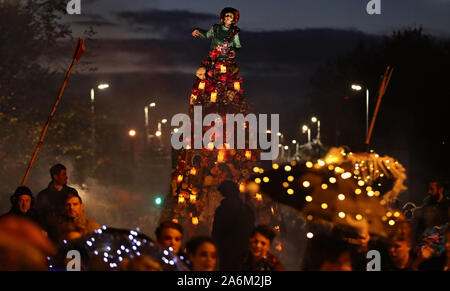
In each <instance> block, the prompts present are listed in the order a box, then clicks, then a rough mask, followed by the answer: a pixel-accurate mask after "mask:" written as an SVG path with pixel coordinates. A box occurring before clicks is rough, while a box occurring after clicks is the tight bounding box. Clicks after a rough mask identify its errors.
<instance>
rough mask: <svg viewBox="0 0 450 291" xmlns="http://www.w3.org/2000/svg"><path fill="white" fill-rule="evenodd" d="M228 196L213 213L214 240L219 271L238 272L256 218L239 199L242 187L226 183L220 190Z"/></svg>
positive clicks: (227, 181)
mask: <svg viewBox="0 0 450 291" xmlns="http://www.w3.org/2000/svg"><path fill="white" fill-rule="evenodd" d="M218 190H219V192H220V193H221V194H222V195H223V196H224V197H225V198H224V199H223V200H222V202H221V203H220V205H219V207H217V209H216V212H215V214H214V222H213V229H212V238H213V240H214V241H215V242H217V248H218V254H219V270H221V271H238V270H239V269H240V266H241V263H242V258H243V257H244V256H245V254H246V253H247V250H248V240H249V238H250V235H251V232H252V230H253V227H254V223H255V218H254V215H253V212H252V210H251V208H250V207H249V206H248V205H246V204H244V202H243V201H242V200H241V198H240V197H239V187H238V185H237V184H236V183H234V182H233V181H230V180H225V181H223V182H222V184H220V186H219V188H218Z"/></svg>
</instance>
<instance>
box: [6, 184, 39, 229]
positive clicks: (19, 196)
mask: <svg viewBox="0 0 450 291" xmlns="http://www.w3.org/2000/svg"><path fill="white" fill-rule="evenodd" d="M6 215H16V216H24V217H26V218H29V219H31V220H33V221H37V217H36V213H35V211H34V197H33V193H32V192H31V190H30V188H28V187H25V186H20V187H17V189H16V191H15V192H14V194H13V195H12V196H11V209H10V210H9V212H8V213H6V214H5V215H3V216H6Z"/></svg>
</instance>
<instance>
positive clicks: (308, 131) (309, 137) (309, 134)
mask: <svg viewBox="0 0 450 291" xmlns="http://www.w3.org/2000/svg"><path fill="white" fill-rule="evenodd" d="M302 133H303V134H305V133H308V144H309V145H310V144H311V129H310V128H309V127H308V126H307V125H303V126H302Z"/></svg>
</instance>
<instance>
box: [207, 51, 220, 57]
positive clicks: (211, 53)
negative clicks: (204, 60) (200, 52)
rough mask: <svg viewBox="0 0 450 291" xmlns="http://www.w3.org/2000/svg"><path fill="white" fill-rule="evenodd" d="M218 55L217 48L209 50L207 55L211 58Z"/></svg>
mask: <svg viewBox="0 0 450 291" xmlns="http://www.w3.org/2000/svg"><path fill="white" fill-rule="evenodd" d="M219 56H220V52H219V51H217V50H212V51H210V52H209V57H210V58H212V59H215V58H218V57H219Z"/></svg>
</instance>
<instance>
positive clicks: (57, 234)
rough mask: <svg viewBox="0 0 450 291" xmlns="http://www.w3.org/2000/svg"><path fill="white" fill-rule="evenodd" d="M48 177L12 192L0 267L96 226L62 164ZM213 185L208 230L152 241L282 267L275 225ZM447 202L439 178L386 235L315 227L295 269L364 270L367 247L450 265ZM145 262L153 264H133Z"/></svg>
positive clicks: (200, 257)
mask: <svg viewBox="0 0 450 291" xmlns="http://www.w3.org/2000/svg"><path fill="white" fill-rule="evenodd" d="M50 176H51V182H50V183H49V184H48V187H47V188H46V189H44V190H42V191H40V192H39V193H38V194H37V196H36V197H34V196H33V193H32V191H31V190H30V189H29V188H28V187H25V186H21V187H18V188H17V189H16V191H15V193H14V194H13V195H12V196H11V210H10V211H9V212H8V213H6V214H4V215H2V216H1V217H0V270H46V268H47V266H46V261H45V258H47V256H50V255H52V254H54V253H55V252H56V251H57V250H58V248H59V247H60V246H61V245H62V243H63V242H66V243H67V241H75V240H77V239H80V238H82V237H84V236H86V235H88V234H92V233H94V231H95V230H96V229H99V228H100V225H99V224H98V223H97V222H96V221H94V220H92V219H90V218H89V217H87V216H86V215H85V213H84V204H83V201H82V198H81V197H80V195H79V194H78V192H77V190H76V189H74V188H71V187H69V186H67V180H68V177H67V169H66V167H64V166H63V165H61V164H57V165H55V166H53V167H52V168H51V169H50ZM218 190H219V191H220V193H221V194H222V195H223V196H224V199H223V201H222V203H221V205H220V206H219V207H218V208H217V210H216V216H215V220H214V224H213V229H212V233H211V236H194V237H189V238H186V237H183V235H184V232H183V227H182V226H181V225H180V224H178V223H176V222H174V221H170V220H168V221H163V222H161V223H160V225H159V226H158V227H157V229H156V231H155V242H156V244H157V245H159V246H160V247H162V248H169V249H170V250H172V252H173V253H174V254H176V255H177V256H178V257H179V258H180V260H181V261H183V263H184V264H185V265H186V266H187V268H188V269H190V270H193V271H214V270H216V271H217V270H219V271H283V270H285V269H286V268H285V267H284V266H283V264H282V263H281V262H280V260H278V259H277V257H276V256H274V255H273V254H272V252H271V250H272V242H273V240H274V238H275V237H276V232H275V231H274V230H273V228H272V227H271V226H269V225H257V226H255V225H254V221H255V219H254V217H253V214H252V213H251V210H249V208H247V207H246V205H245V204H244V203H242V201H241V200H240V198H239V196H238V193H239V188H238V186H237V185H236V184H235V183H234V182H232V181H230V180H226V181H224V182H223V183H222V184H221V185H220V186H219V188H218ZM449 201H450V199H449V197H448V196H447V195H446V185H445V183H444V182H443V181H441V180H439V179H435V180H432V181H430V183H429V190H428V195H427V197H426V198H425V199H424V202H423V204H422V205H421V206H419V207H416V208H414V209H411V210H410V211H409V214H410V215H408V214H407V213H406V212H405V211H401V212H397V213H400V214H398V215H396V216H398V218H399V219H398V220H397V224H396V226H395V227H393V228H392V229H391V230H390V231H389V233H388V235H387V237H386V238H383V239H380V238H375V237H373V236H372V235H371V234H370V232H369V231H368V230H367V229H364V228H362V229H359V231H357V232H356V233H354V234H353V235H342V232H337V231H332V232H331V233H328V234H326V235H320V234H317V235H316V236H315V237H314V239H311V240H310V241H309V242H308V244H307V246H306V249H305V253H304V255H303V258H302V267H301V269H300V270H325V271H351V270H353V271H365V270H366V265H367V258H366V254H367V252H368V251H370V250H377V251H379V252H380V253H381V270H382V271H401V270H405V271H418V270H435V271H442V270H449V267H450V227H448V221H449ZM400 208H401V207H399V209H400ZM404 209H405V208H403V210H404ZM405 214H407V215H405ZM183 242H186V244H185V245H184V246H183ZM43 258H44V259H43ZM146 269H148V270H152V269H154V268H150V267H149V268H145V267H143V268H142V266H141V267H139V268H138V267H136V268H135V270H146ZM127 270H130V269H129V268H128V269H127ZM131 270H133V269H131Z"/></svg>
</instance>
